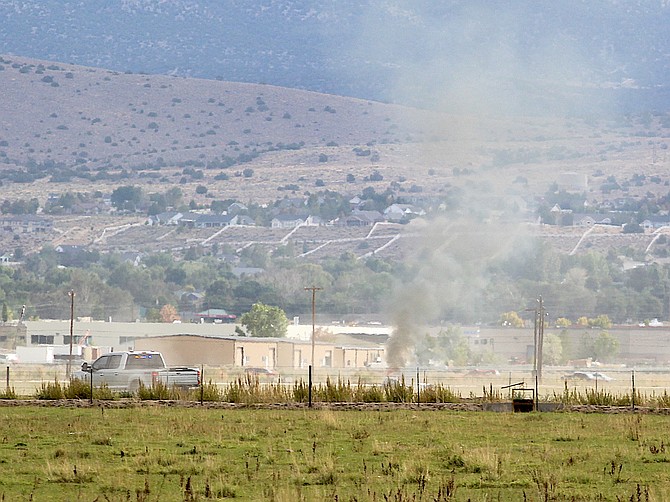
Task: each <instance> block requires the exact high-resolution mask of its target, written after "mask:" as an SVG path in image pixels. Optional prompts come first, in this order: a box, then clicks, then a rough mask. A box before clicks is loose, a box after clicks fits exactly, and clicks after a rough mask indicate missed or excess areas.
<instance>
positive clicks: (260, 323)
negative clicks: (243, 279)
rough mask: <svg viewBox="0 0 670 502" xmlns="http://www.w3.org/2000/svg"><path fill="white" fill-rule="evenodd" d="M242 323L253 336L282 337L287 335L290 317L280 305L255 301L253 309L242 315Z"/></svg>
mask: <svg viewBox="0 0 670 502" xmlns="http://www.w3.org/2000/svg"><path fill="white" fill-rule="evenodd" d="M240 324H242V326H244V327H245V328H246V329H247V332H248V333H249V334H250V335H251V336H257V337H278V338H281V337H284V336H286V329H287V328H288V319H287V318H286V314H285V313H284V311H283V310H282V309H280V308H279V307H271V306H269V305H265V304H263V303H254V304H253V305H252V307H251V310H250V311H249V312H246V313H245V314H243V315H242V317H241V318H240Z"/></svg>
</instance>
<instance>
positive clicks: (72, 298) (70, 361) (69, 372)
mask: <svg viewBox="0 0 670 502" xmlns="http://www.w3.org/2000/svg"><path fill="white" fill-rule="evenodd" d="M68 296H69V297H70V358H69V359H68V362H67V376H68V378H70V375H71V374H72V339H73V338H74V290H73V289H71V290H70V291H68Z"/></svg>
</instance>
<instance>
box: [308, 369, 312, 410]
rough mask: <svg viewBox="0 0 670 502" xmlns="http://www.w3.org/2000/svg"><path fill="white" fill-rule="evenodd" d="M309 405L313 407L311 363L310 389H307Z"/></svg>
mask: <svg viewBox="0 0 670 502" xmlns="http://www.w3.org/2000/svg"><path fill="white" fill-rule="evenodd" d="M307 399H308V403H309V405H308V406H309V407H310V408H311V407H312V365H311V364H310V365H309V390H308V391H307Z"/></svg>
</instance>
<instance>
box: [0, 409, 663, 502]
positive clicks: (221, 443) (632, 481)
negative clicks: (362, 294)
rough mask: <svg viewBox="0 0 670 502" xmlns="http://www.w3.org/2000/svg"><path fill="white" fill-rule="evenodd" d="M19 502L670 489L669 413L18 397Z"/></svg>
mask: <svg viewBox="0 0 670 502" xmlns="http://www.w3.org/2000/svg"><path fill="white" fill-rule="evenodd" d="M0 416H1V420H0V464H1V465H0V469H1V470H0V472H1V474H0V497H1V499H2V500H7V501H21V500H25V501H28V500H32V501H50V500H54V501H79V500H81V501H90V502H93V501H98V502H102V501H194V500H215V499H219V500H221V499H233V498H235V499H238V500H253V501H259V500H267V501H299V500H305V501H312V500H314V501H321V500H332V501H335V500H337V501H388V500H390V501H444V500H459V501H460V500H464V501H465V500H473V501H475V500H477V501H484V500H487V501H488V500H513V501H517V500H518V501H521V500H528V501H544V500H621V501H623V500H625V501H629V500H633V501H646V500H652V501H663V500H668V499H669V498H670V497H669V496H668V495H666V494H667V493H670V429H669V427H668V426H669V425H670V418H668V417H665V416H657V415H633V414H618V415H617V414H611V415H610V414H607V415H606V414H578V413H543V414H538V413H517V414H512V413H489V412H449V411H416V410H396V411H333V410H328V409H312V410H309V409H300V410H268V409H250V408H248V409H237V410H225V409H223V410H222V409H215V408H211V409H205V408H198V407H195V408H179V407H172V406H165V405H144V406H133V407H127V408H118V409H117V408H103V407H92V408H86V407H82V408H78V407H69V408H68V407H48V406H47V407H38V406H5V407H2V408H0Z"/></svg>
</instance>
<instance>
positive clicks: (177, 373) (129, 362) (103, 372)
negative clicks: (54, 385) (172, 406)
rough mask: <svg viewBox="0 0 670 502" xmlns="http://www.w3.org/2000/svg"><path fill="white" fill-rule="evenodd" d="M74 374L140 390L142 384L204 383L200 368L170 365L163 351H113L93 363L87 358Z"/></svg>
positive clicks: (114, 386) (96, 382) (118, 387)
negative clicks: (171, 366) (170, 366)
mask: <svg viewBox="0 0 670 502" xmlns="http://www.w3.org/2000/svg"><path fill="white" fill-rule="evenodd" d="M73 376H74V378H78V379H79V380H84V381H86V382H90V381H91V378H93V385H96V386H98V385H103V384H104V385H106V386H107V387H109V388H110V389H112V390H127V391H130V392H136V391H137V389H139V387H140V385H144V386H147V387H149V386H151V385H152V384H153V383H156V382H161V383H163V384H165V385H167V386H169V387H173V386H175V387H182V388H194V387H197V386H199V385H200V370H199V369H197V368H183V367H173V368H168V367H167V365H166V364H165V360H164V359H163V355H162V354H161V353H160V352H154V351H141V352H139V351H138V352H136V351H132V350H131V351H125V352H110V353H108V354H104V355H102V356H100V357H99V358H97V359H96V360H95V361H93V363H91V364H89V363H88V362H84V363H83V364H82V365H81V370H79V371H76V372H75V373H74V374H73Z"/></svg>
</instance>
